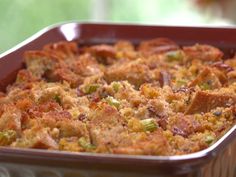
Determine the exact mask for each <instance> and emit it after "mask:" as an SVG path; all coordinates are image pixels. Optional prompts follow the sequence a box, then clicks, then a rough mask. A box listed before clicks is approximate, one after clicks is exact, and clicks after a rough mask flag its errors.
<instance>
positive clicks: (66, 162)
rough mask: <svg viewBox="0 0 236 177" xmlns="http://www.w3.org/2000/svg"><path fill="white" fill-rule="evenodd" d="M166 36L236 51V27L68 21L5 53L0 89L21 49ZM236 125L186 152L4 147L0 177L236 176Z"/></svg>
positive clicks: (9, 80) (7, 81) (10, 79)
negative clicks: (128, 152) (204, 145)
mask: <svg viewBox="0 0 236 177" xmlns="http://www.w3.org/2000/svg"><path fill="white" fill-rule="evenodd" d="M156 37H167V38H170V39H172V40H174V41H176V42H177V43H178V44H179V45H191V44H195V43H204V44H210V45H213V46H216V47H219V48H220V49H222V50H223V51H224V52H225V54H226V55H228V56H231V55H233V54H234V53H235V51H236V29H234V28H203V27H169V26H142V25H124V24H90V23H66V24H60V25H55V26H52V27H48V28H46V29H44V30H42V31H40V32H39V33H37V34H35V35H34V36H32V37H31V38H29V39H27V40H26V41H24V42H23V43H21V44H19V45H17V46H16V47H14V48H12V49H11V50H9V51H7V52H5V53H3V54H1V55H0V90H4V89H5V87H6V86H7V85H8V84H10V83H12V82H13V81H14V79H15V77H16V73H17V71H18V70H19V69H20V68H21V67H23V64H22V54H23V52H24V51H26V50H32V49H40V48H41V47H42V46H43V45H45V44H47V43H51V42H57V41H61V40H67V41H71V40H73V41H77V40H79V41H80V43H84V44H96V43H113V42H114V41H116V40H118V39H127V40H130V41H132V42H133V43H138V42H139V41H141V40H145V39H152V38H156ZM235 137H236V125H235V126H234V127H232V128H231V129H230V130H229V131H228V132H227V133H226V134H225V135H224V136H223V137H222V138H221V139H219V140H218V141H217V142H216V143H215V144H213V145H212V146H210V147H209V148H207V149H205V150H203V151H200V152H196V153H192V154H188V155H181V156H129V155H112V154H92V153H70V152H59V151H51V150H32V149H16V148H14V149H13V148H7V147H0V177H5V176H6V177H8V176H11V177H26V176H27V177H28V176H32V177H33V176H39V177H41V176H47V177H49V176H50V177H54V176H55V177H57V176H60V177H75V176H78V177H88V176H94V177H95V176H96V177H111V176H112V177H138V176H147V177H149V176H164V177H174V176H176V177H211V176H212V177H236V138H235Z"/></svg>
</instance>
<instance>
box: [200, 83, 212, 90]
mask: <svg viewBox="0 0 236 177" xmlns="http://www.w3.org/2000/svg"><path fill="white" fill-rule="evenodd" d="M199 87H200V88H201V89H202V90H210V89H211V86H210V84H209V83H205V82H204V83H202V84H200V85H199Z"/></svg>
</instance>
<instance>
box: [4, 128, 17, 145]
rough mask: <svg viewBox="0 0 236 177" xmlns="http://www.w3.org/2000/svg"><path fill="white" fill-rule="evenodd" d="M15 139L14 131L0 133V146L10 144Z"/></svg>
mask: <svg viewBox="0 0 236 177" xmlns="http://www.w3.org/2000/svg"><path fill="white" fill-rule="evenodd" d="M15 139H16V132H15V131H14V130H6V131H2V132H0V145H1V146H5V145H9V144H11V143H12V142H13V141H14V140H15Z"/></svg>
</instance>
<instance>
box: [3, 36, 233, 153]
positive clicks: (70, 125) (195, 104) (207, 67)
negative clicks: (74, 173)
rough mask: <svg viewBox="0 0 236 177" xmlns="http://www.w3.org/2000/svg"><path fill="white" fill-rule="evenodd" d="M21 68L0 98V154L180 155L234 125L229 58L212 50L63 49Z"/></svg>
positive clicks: (164, 43)
mask: <svg viewBox="0 0 236 177" xmlns="http://www.w3.org/2000/svg"><path fill="white" fill-rule="evenodd" d="M24 64H25V68H23V69H21V70H20V71H19V72H18V74H17V78H16V81H15V82H14V83H13V84H11V85H9V86H8V87H7V89H6V92H5V93H3V92H2V93H0V146H10V147H20V148H36V149H53V150H61V151H72V152H94V153H113V154H131V155H161V156H169V155H182V154H189V153H193V152H197V151H200V150H203V149H205V148H207V147H209V146H210V145H212V144H213V143H214V142H216V141H217V140H218V139H219V138H220V137H221V136H222V135H224V133H225V132H227V130H229V128H231V127H232V126H233V125H235V120H236V107H235V103H236V82H235V80H236V71H235V69H236V58H226V59H225V58H224V54H223V52H222V51H221V50H220V49H218V48H215V47H213V46H210V45H206V44H195V45H193V46H178V45H177V44H176V43H175V42H174V41H172V40H170V39H167V38H156V39H151V40H147V41H142V42H141V43H140V44H138V45H137V46H136V45H135V46H134V45H133V44H132V43H131V42H130V41H124V40H120V41H117V42H116V43H115V44H112V45H111V44H99V45H82V44H80V41H78V42H66V41H61V42H58V43H52V44H48V45H45V46H44V47H43V49H42V50H38V51H26V52H25V54H24Z"/></svg>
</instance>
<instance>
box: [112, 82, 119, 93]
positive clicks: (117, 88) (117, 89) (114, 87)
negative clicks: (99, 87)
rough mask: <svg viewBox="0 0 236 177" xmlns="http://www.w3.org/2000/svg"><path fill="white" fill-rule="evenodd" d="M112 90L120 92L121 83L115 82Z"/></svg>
mask: <svg viewBox="0 0 236 177" xmlns="http://www.w3.org/2000/svg"><path fill="white" fill-rule="evenodd" d="M112 88H113V89H114V90H115V92H118V91H119V89H120V83H118V82H113V84H112Z"/></svg>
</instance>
